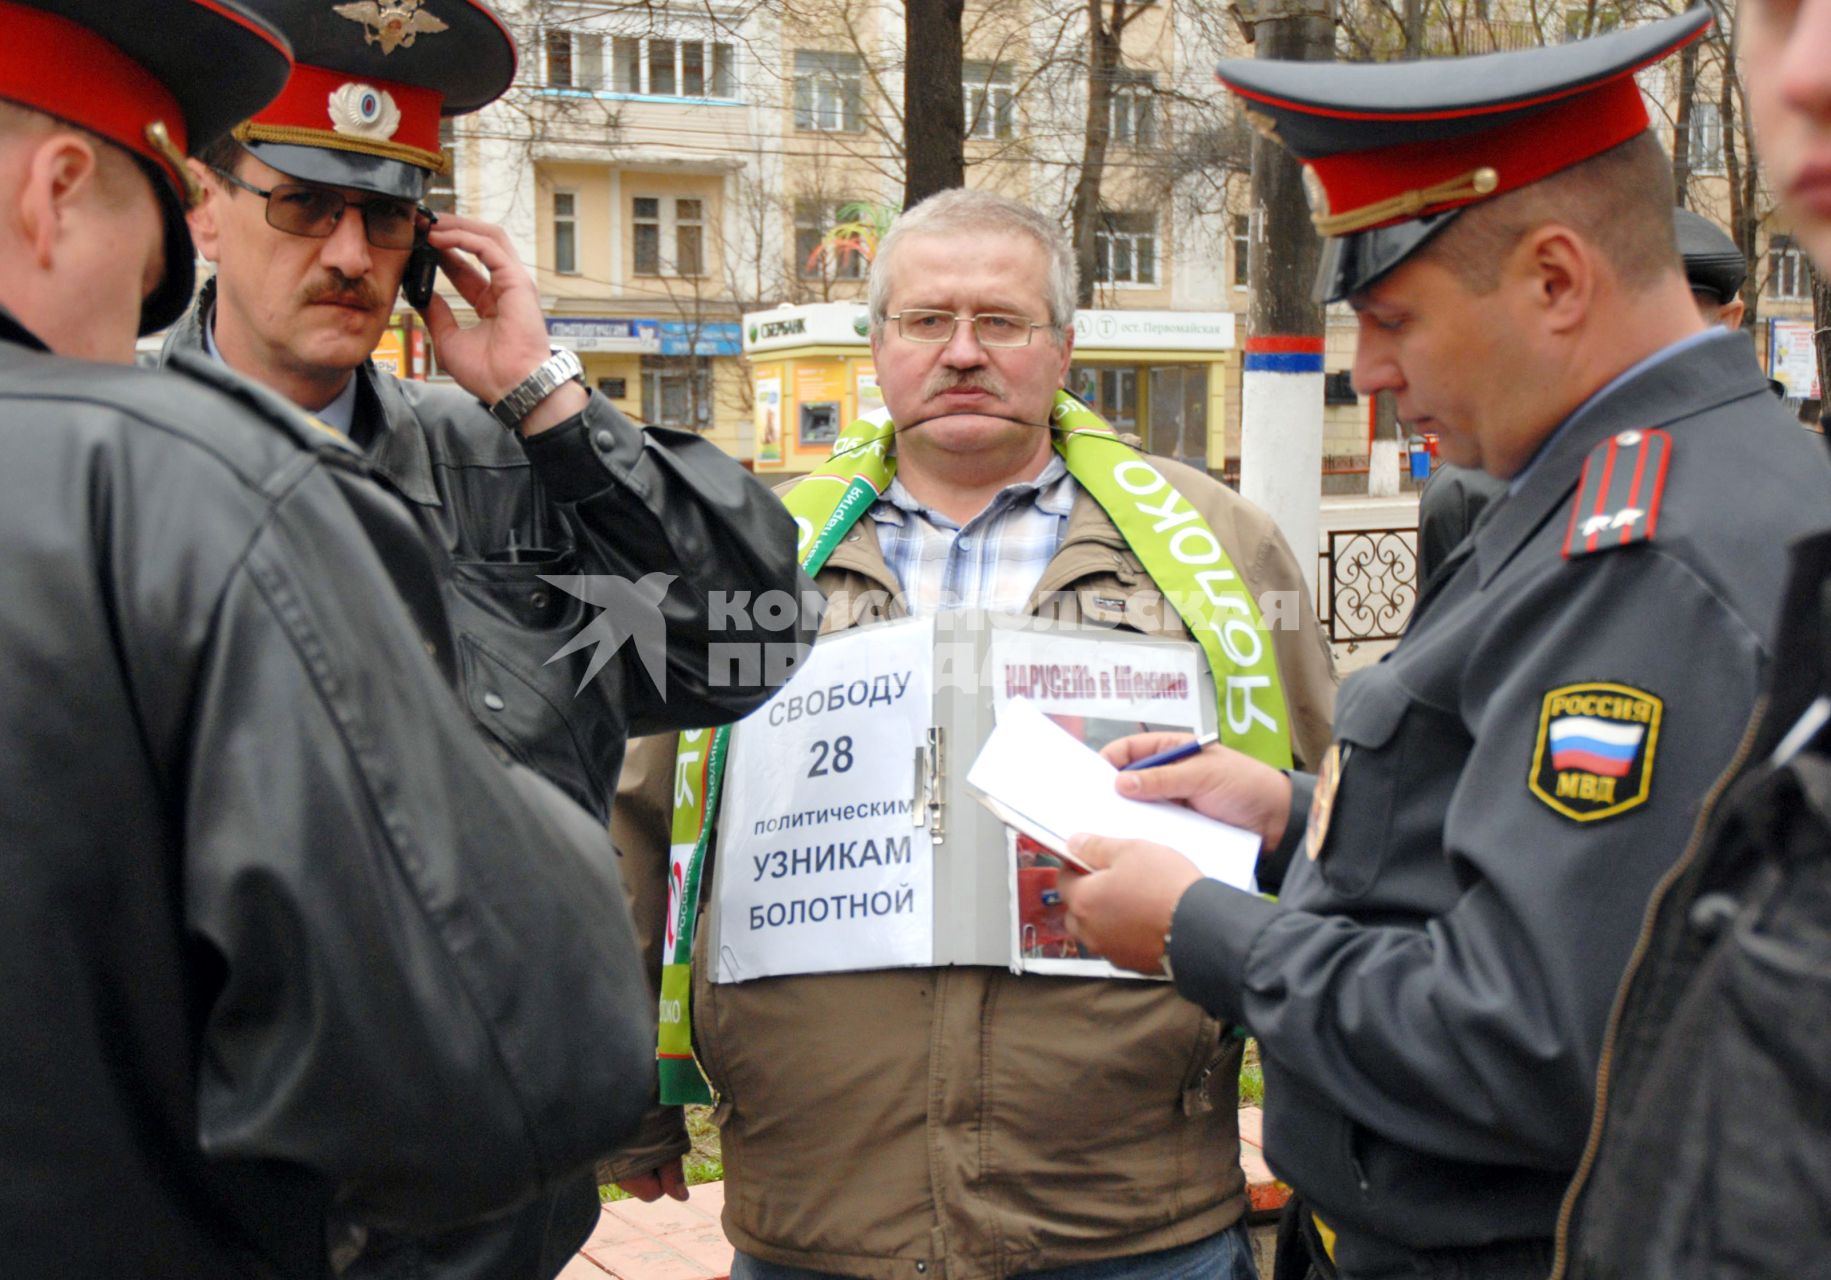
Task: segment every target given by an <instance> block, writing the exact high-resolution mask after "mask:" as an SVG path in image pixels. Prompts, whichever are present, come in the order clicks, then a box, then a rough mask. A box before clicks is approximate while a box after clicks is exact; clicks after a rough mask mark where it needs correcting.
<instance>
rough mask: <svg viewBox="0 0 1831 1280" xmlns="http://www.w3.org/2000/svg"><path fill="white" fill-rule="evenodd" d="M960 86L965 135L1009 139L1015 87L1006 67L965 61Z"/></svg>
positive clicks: (961, 71) (1012, 124) (1012, 119)
mask: <svg viewBox="0 0 1831 1280" xmlns="http://www.w3.org/2000/svg"><path fill="white" fill-rule="evenodd" d="M960 85H961V88H962V90H963V92H964V93H965V94H966V136H967V137H969V138H1008V137H1010V136H1011V134H1012V132H1013V131H1014V121H1015V120H1016V115H1017V111H1016V92H1017V90H1016V84H1015V77H1014V76H1013V74H1012V72H1011V68H1010V67H1009V66H1004V65H999V64H996V63H991V62H965V63H962V64H961V66H960Z"/></svg>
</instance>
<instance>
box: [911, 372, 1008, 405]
mask: <svg viewBox="0 0 1831 1280" xmlns="http://www.w3.org/2000/svg"><path fill="white" fill-rule="evenodd" d="M966 387H970V388H972V389H974V390H977V391H983V392H985V393H986V394H987V395H994V396H997V397H998V398H999V399H1001V400H1002V399H1003V398H1004V394H1005V388H1004V384H1003V383H1001V382H1000V381H999V380H998V378H997V377H996V376H995V375H993V374H991V373H988V372H985V371H982V370H977V369H974V370H968V371H966V372H964V373H961V372H957V371H955V370H953V369H936V370H935V371H934V372H933V373H931V374H929V375H928V380H927V381H925V382H924V383H923V384H922V398H923V399H925V400H931V399H933V398H934V397H935V396H938V395H945V394H946V393H947V392H949V391H957V390H960V389H961V388H966Z"/></svg>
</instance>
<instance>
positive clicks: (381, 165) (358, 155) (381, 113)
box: [235, 0, 515, 200]
mask: <svg viewBox="0 0 1831 1280" xmlns="http://www.w3.org/2000/svg"><path fill="white" fill-rule="evenodd" d="M246 2H247V3H248V5H249V6H250V7H251V8H253V9H254V10H255V12H257V13H259V14H260V15H261V16H262V17H264V18H266V19H267V20H268V21H269V22H271V23H272V24H273V25H274V26H276V27H278V28H279V29H280V30H281V31H283V32H285V33H286V38H287V39H288V40H290V41H292V46H293V51H294V53H295V55H296V56H297V58H298V66H297V68H296V69H295V70H294V71H293V75H292V79H291V80H290V81H288V82H287V85H286V89H285V91H284V92H282V93H281V94H280V96H279V97H278V98H276V99H275V100H274V101H273V103H272V104H271V105H270V106H268V108H267V109H266V110H264V111H262V112H260V113H259V114H258V115H256V116H254V118H253V119H251V120H249V121H247V122H246V123H244V124H241V125H239V126H237V127H236V130H235V137H236V139H237V140H238V141H240V142H241V144H242V145H243V146H245V147H247V148H248V150H249V151H251V152H253V153H254V154H255V155H256V156H259V157H260V159H261V160H262V161H264V162H265V163H267V164H270V165H272V166H273V167H274V168H275V169H278V170H279V171H280V172H281V173H284V174H287V175H289V176H291V177H294V178H299V179H302V180H304V181H307V182H322V183H326V184H328V185H331V186H341V187H356V188H359V189H360V190H363V191H374V192H376V193H378V194H380V195H386V196H394V197H396V198H399V199H404V200H418V199H419V198H420V197H421V196H422V195H424V194H425V191H426V179H427V175H429V174H434V173H445V172H449V171H450V168H451V161H450V158H449V157H448V156H446V155H445V154H444V153H443V152H442V151H441V150H440V149H439V120H440V118H441V117H442V116H457V115H463V114H465V113H466V112H470V111H475V110H477V109H478V108H479V107H482V106H485V105H487V104H488V103H490V102H493V101H495V100H496V99H497V98H499V97H501V96H502V94H503V93H505V92H506V91H507V90H508V87H509V85H510V84H511V83H513V82H514V79H515V41H514V39H513V38H512V37H511V36H510V35H509V32H508V29H507V28H506V27H504V26H503V25H502V21H501V19H499V18H498V17H497V16H496V15H495V14H494V13H492V12H491V11H490V10H489V9H488V8H487V7H486V6H484V5H482V4H479V3H476V0H352V2H351V3H346V4H339V3H336V0H246Z"/></svg>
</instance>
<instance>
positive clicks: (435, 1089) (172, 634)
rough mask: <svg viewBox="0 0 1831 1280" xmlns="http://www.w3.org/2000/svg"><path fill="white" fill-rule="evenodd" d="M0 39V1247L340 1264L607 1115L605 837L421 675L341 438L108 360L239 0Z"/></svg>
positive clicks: (258, 94)
mask: <svg viewBox="0 0 1831 1280" xmlns="http://www.w3.org/2000/svg"><path fill="white" fill-rule="evenodd" d="M0 31H4V32H5V38H4V39H3V40H0V541H3V542H4V545H5V547H6V553H5V555H3V556H0V599H4V600H5V602H6V604H5V608H4V609H0V863H3V864H4V875H3V876H0V884H3V886H4V887H0V973H4V974H5V976H6V981H5V982H4V983H3V984H0V1019H4V1022H5V1026H6V1034H5V1035H4V1037H0V1094H4V1096H5V1098H6V1119H5V1123H4V1125H0V1160H4V1162H5V1167H6V1169H7V1176H6V1178H5V1179H4V1185H3V1186H0V1241H4V1251H5V1258H4V1262H3V1263H0V1270H4V1271H5V1272H6V1274H8V1275H11V1276H75V1277H91V1276H104V1275H132V1276H138V1277H148V1278H152V1280H165V1278H170V1280H178V1278H180V1277H183V1278H184V1280H228V1278H229V1277H244V1276H251V1275H262V1276H267V1275H276V1276H277V1275H287V1276H322V1275H327V1274H331V1273H332V1271H333V1270H336V1269H338V1268H340V1267H342V1266H343V1265H344V1264H346V1263H348V1262H349V1261H350V1259H351V1258H352V1257H353V1256H354V1255H356V1254H357V1253H358V1252H360V1250H361V1249H362V1248H363V1247H364V1243H365V1240H366V1239H367V1235H368V1232H369V1231H370V1230H371V1229H372V1228H373V1227H375V1226H377V1225H388V1226H393V1227H400V1226H403V1225H405V1226H410V1227H413V1228H416V1229H421V1230H436V1229H441V1228H449V1227H451V1226H454V1225H456V1224H459V1223H462V1222H465V1221H469V1220H473V1219H476V1218H479V1217H482V1216H484V1215H486V1214H491V1213H496V1212H500V1211H502V1210H504V1209H506V1208H508V1207H510V1206H512V1205H514V1204H516V1203H519V1202H520V1201H522V1200H524V1199H525V1198H526V1197H528V1196H529V1195H531V1194H533V1193H534V1191H535V1190H536V1189H537V1188H539V1187H540V1186H542V1185H544V1184H546V1183H548V1182H550V1181H553V1180H555V1179H558V1178H561V1177H563V1176H565V1175H566V1174H568V1172H569V1171H571V1170H574V1169H576V1168H578V1167H580V1166H582V1165H586V1164H587V1163H588V1162H589V1161H590V1160H591V1159H592V1158H593V1157H594V1156H596V1155H597V1154H599V1153H601V1152H603V1151H604V1150H606V1149H608V1148H610V1147H612V1146H614V1145H615V1144H616V1142H617V1141H618V1140H619V1139H620V1138H621V1136H622V1135H623V1133H624V1132H625V1131H626V1129H627V1128H628V1125H629V1122H630V1120H631V1119H632V1118H633V1117H634V1116H635V1115H636V1114H637V1112H639V1110H640V1108H641V1106H642V1104H643V1103H644V1101H645V1100H646V1098H647V1095H648V1081H649V1080H650V1079H651V1078H652V1075H653V1071H652V1064H651V1060H650V1053H651V1047H650V1046H651V1043H652V1041H651V1037H652V1035H653V1021H652V1019H651V1018H649V1017H648V1016H646V1007H647V999H646V995H645V990H644V987H643V985H642V982H641V976H640V973H639V971H638V969H637V968H636V967H635V966H634V965H633V964H632V963H631V960H632V959H633V951H632V941H631V937H630V925H629V921H628V918H627V915H626V913H625V912H624V911H623V909H622V905H621V890H620V887H619V885H618V881H617V877H616V871H615V860H614V855H613V853H612V851H611V849H610V847H609V844H608V841H607V840H606V839H605V837H604V835H603V833H602V831H601V829H600V828H599V826H598V824H597V823H596V822H595V821H594V820H593V819H592V818H590V817H589V816H588V815H587V814H585V813H584V812H583V811H582V810H580V809H578V808H577V806H575V805H573V804H572V803H571V802H570V801H567V800H565V799H564V798H563V797H562V796H560V794H559V793H558V792H557V791H556V790H555V789H554V788H553V787H552V786H550V785H549V784H547V783H545V782H542V781H541V780H540V779H538V778H537V777H536V776H535V775H534V774H532V773H531V772H530V771H528V770H526V769H522V768H519V767H516V768H504V767H503V765H502V764H501V763H500V761H499V760H498V759H497V757H496V754H495V753H494V752H493V751H492V750H490V749H489V747H488V746H486V744H485V743H484V741H483V740H482V738H481V737H480V736H479V735H478V734H477V732H476V729H475V726H474V725H473V724H472V723H471V721H470V720H469V718H468V717H467V716H466V715H465V713H464V711H463V709H462V708H461V707H460V706H459V704H458V702H457V700H456V699H455V698H454V697H453V696H452V692H451V688H450V686H449V683H448V679H447V672H448V670H449V669H450V667H451V666H452V664H453V662H454V659H455V655H454V652H453V649H452V644H451V640H450V633H449V629H448V626H447V624H446V620H445V616H444V613H443V610H442V608H441V606H440V604H439V597H438V593H437V582H436V578H435V577H434V570H433V565H432V561H431V557H430V555H429V554H428V552H427V550H426V549H425V546H424V543H423V542H421V541H419V540H418V533H417V530H416V529H415V528H414V527H413V525H412V524H411V523H410V522H408V521H407V520H406V518H405V515H404V513H403V512H402V511H401V509H400V507H399V505H398V504H397V503H396V501H395V500H394V499H393V498H392V497H390V496H389V495H387V494H385V493H384V492H383V491H382V490H381V489H379V488H378V487H377V486H376V485H375V484H374V483H373V482H372V481H371V480H370V479H369V478H368V476H367V471H368V468H367V466H366V464H365V463H364V462H363V461H362V458H361V456H360V454H359V453H357V452H356V451H355V450H354V449H353V448H351V447H349V445H348V444H347V442H346V441H344V440H343V438H342V437H341V436H339V435H338V434H337V433H335V432H333V431H330V430H328V429H327V428H325V427H324V426H322V425H321V424H315V423H312V422H310V421H308V420H307V419H306V418H305V417H304V416H303V415H301V414H299V413H298V412H297V411H296V410H295V409H293V408H292V407H291V406H289V405H287V404H285V403H284V402H282V401H280V400H278V399H277V398H276V397H273V396H270V395H268V394H267V393H264V392H262V391H260V390H258V389H257V388H255V387H253V386H251V385H250V384H247V383H245V382H243V381H242V380H240V379H238V378H235V377H234V376H233V375H230V374H228V373H227V372H225V371H223V370H221V369H220V368H218V367H217V366H215V365H213V364H211V363H210V362H208V361H205V360H201V359H196V358H192V357H181V358H179V359H177V360H175V361H174V362H173V371H172V372H163V373H161V372H151V371H147V370H141V369H136V368H133V367H132V360H133V353H134V343H135V336H136V334H138V333H142V332H147V331H150V330H152V329H154V328H156V327H158V326H159V325H161V324H167V323H170V322H171V320H172V319H173V318H174V317H175V316H176V315H177V314H178V313H179V311H180V310H181V309H182V308H183V306H184V305H185V302H186V301H187V300H188V298H189V296H190V291H191V278H192V262H193V254H192V250H191V246H190V243H189V239H188V236H187V235H186V229H185V220H184V210H183V205H184V199H185V194H186V185H187V182H188V179H189V174H188V172H187V170H186V168H185V165H184V161H183V157H182V154H181V152H182V151H183V149H184V148H186V147H187V146H193V145H200V144H207V143H208V142H209V141H210V139H211V138H212V137H213V136H215V135H217V134H220V133H221V132H222V131H224V130H226V129H227V128H228V127H229V126H230V125H231V124H232V123H234V121H236V120H237V119H240V118H242V117H245V116H246V115H248V114H249V113H251V112H253V111H255V110H257V109H258V108H259V107H260V105H261V104H262V103H263V102H265V101H266V100H267V99H268V98H270V97H271V96H272V95H273V94H274V93H275V92H277V91H278V89H279V88H280V86H281V85H282V84H283V83H284V82H285V78H286V75H287V71H288V67H289V57H288V53H287V48H286V44H285V42H284V40H283V39H282V38H281V37H280V36H279V35H278V34H277V33H276V32H274V31H272V30H271V29H269V28H268V27H267V26H266V25H264V24H263V23H262V22H260V21H259V20H258V19H257V18H255V17H254V16H252V15H251V14H249V13H247V12H245V11H243V10H241V9H239V8H237V7H236V6H235V5H234V4H232V3H229V2H228V0H167V3H163V4H161V5H159V6H158V13H157V15H156V20H149V18H148V15H147V12H146V6H123V5H120V4H118V3H116V2H115V0H0ZM98 362H111V363H98ZM389 541H393V542H394V543H395V545H394V547H393V549H392V551H391V554H390V556H389V560H388V563H387V564H386V565H384V564H383V562H382V561H381V559H380V558H379V557H378V555H377V553H376V550H375V547H376V544H378V543H387V542H389ZM414 547H417V548H419V550H418V552H417V554H415V553H410V551H409V550H408V549H409V548H414ZM428 651H430V656H429V652H428ZM442 668H443V669H442ZM505 848H513V849H515V850H517V852H518V860H517V862H516V863H515V864H514V865H513V866H512V867H510V866H508V865H506V864H505V862H504V859H503V853H502V851H503V849H505ZM632 979H633V980H634V983H633V985H632Z"/></svg>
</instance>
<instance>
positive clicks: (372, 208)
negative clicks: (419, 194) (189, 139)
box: [211, 169, 433, 249]
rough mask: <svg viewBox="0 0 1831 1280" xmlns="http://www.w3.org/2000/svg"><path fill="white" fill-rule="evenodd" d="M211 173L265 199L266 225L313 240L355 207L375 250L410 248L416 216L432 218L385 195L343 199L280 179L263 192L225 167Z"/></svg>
mask: <svg viewBox="0 0 1831 1280" xmlns="http://www.w3.org/2000/svg"><path fill="white" fill-rule="evenodd" d="M211 172H212V173H214V174H216V175H217V176H218V177H220V178H221V179H222V180H223V181H225V182H228V183H231V184H232V185H234V186H237V187H240V188H241V189H242V190H243V191H247V192H249V193H251V194H253V195H257V196H259V197H261V199H263V200H265V201H266V202H267V225H268V226H270V227H275V228H278V229H279V230H281V231H286V232H290V233H291V234H293V235H295V236H309V237H311V238H312V239H313V240H328V239H329V238H330V237H331V235H332V234H333V233H334V232H335V231H336V230H337V224H338V223H339V222H341V221H343V211H344V210H345V209H348V208H351V207H354V208H356V209H359V210H361V211H362V231H363V234H364V235H365V236H367V237H368V241H369V243H370V244H372V245H374V246H375V247H376V248H377V249H411V248H412V247H413V233H414V230H415V226H416V224H417V223H418V221H419V215H420V214H421V213H425V214H426V216H427V218H429V219H432V218H433V214H432V211H431V210H429V209H427V210H422V209H421V208H420V207H419V206H417V205H415V204H414V203H413V202H412V201H411V200H391V199H389V198H388V197H386V196H376V197H374V198H373V199H369V200H346V199H345V198H344V197H343V196H341V195H339V194H338V193H337V192H335V191H331V190H328V189H327V188H324V187H312V186H306V185H305V184H303V183H298V182H282V183H279V184H278V185H276V186H275V187H273V188H272V189H271V190H265V191H264V190H262V189H261V188H260V187H257V186H255V185H254V184H253V183H252V182H244V181H243V180H242V179H240V178H238V177H236V176H235V175H234V174H233V173H229V172H227V171H225V170H222V169H213V170H211Z"/></svg>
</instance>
